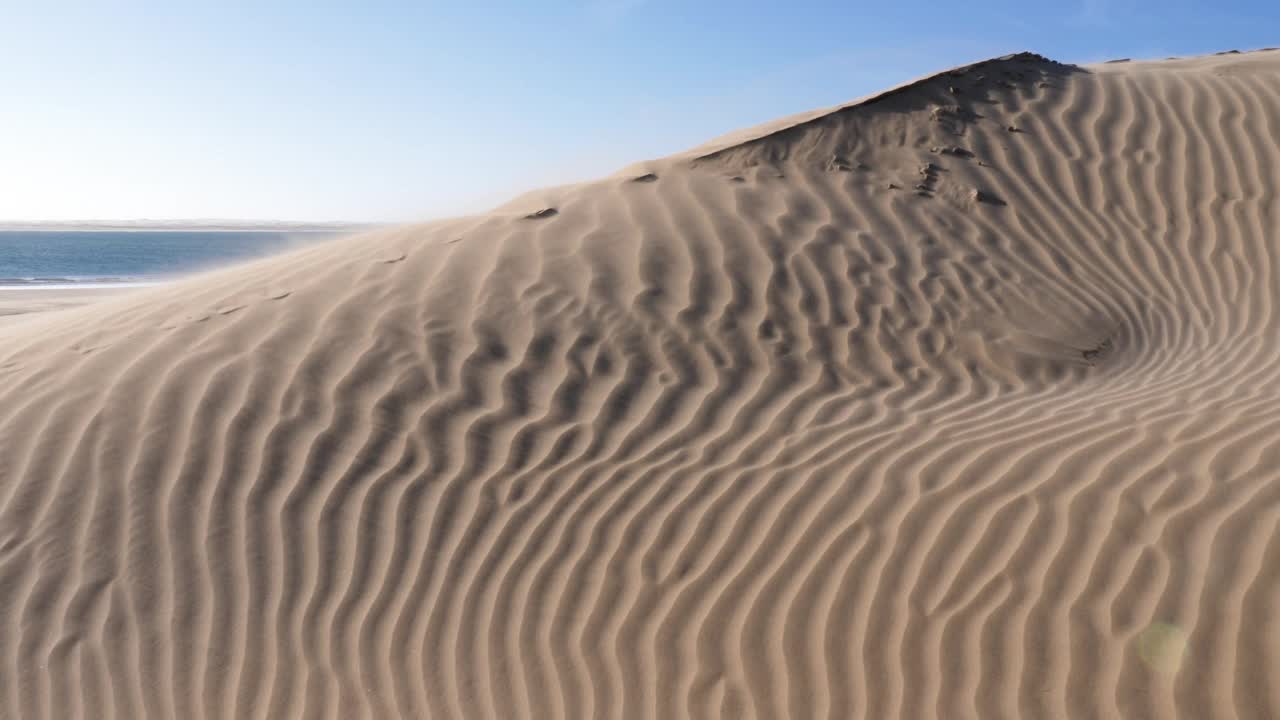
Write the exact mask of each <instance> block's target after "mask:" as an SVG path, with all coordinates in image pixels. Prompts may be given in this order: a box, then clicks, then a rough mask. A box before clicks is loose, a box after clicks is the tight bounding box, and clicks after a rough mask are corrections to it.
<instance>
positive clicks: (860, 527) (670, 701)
mask: <svg viewBox="0 0 1280 720" xmlns="http://www.w3.org/2000/svg"><path fill="white" fill-rule="evenodd" d="M1011 128H1012V129H1011ZM1278 171H1280V53H1272V52H1259V53H1250V54H1243V55H1224V56H1215V57H1205V58H1195V59H1188V60H1173V61H1164V62H1152V63H1124V64H1115V65H1101V66H1094V67H1087V68H1076V67H1069V66H1064V65H1058V64H1055V63H1051V62H1049V61H1046V60H1044V59H1042V58H1038V57H1035V56H1029V55H1023V56H1014V57H1010V58H1004V59H998V60H994V61H990V62H987V63H980V64H978V65H975V66H972V67H969V68H962V69H959V70H956V71H952V72H949V73H943V74H941V75H938V76H935V77H931V78H927V79H925V80H922V81H920V82H918V83H913V84H910V85H907V86H904V87H902V88H899V89H897V90H895V91H891V92H889V93H886V94H883V95H880V96H877V97H875V98H870V99H868V100H865V101H861V102H858V103H854V104H852V105H849V106H845V107H842V108H836V109H833V110H829V111H823V112H819V113H810V114H808V115H806V116H801V117H798V118H793V119H789V120H786V121H782V122H780V123H776V124H774V125H771V126H768V127H765V128H760V129H756V130H753V131H747V132H744V133H741V134H738V135H736V136H734V137H731V138H728V139H727V140H722V141H719V142H717V143H715V144H713V145H710V146H707V147H704V148H700V149H697V150H695V151H692V152H690V153H685V154H682V155H679V156H675V157H673V158H668V159H666V160H661V161H655V162H651V163H644V164H642V165H640V166H637V167H635V168H632V169H629V170H628V171H627V172H625V173H623V174H621V175H618V176H616V177H612V178H608V179H605V180H602V181H600V182H595V183H590V184H585V185H580V186H574V187H567V188H556V189H551V190H546V191H541V192H537V193H531V194H530V195H527V196H525V197H523V198H521V199H520V200H518V201H516V202H514V203H512V204H511V205H509V206H506V207H504V208H500V209H499V210H497V211H495V212H494V213H492V214H489V215H484V216H479V217H470V218H463V219H459V220H456V221H449V222H441V223H435V224H431V225H427V226H422V227H415V228H409V229H404V230H387V231H379V232H376V233H373V234H369V235H365V236H361V237H357V238H353V239H348V240H342V241H337V242H334V243H330V244H326V245H323V246H319V247H314V248H310V249H306V250H303V251H300V252H297V253H294V254H292V255H288V256H284V257H280V258H276V259H270V260H267V261H262V262H258V263H255V264H251V265H247V266H243V267H240V268H234V269H230V270H226V271H222V272H218V273H214V274H211V275H206V276H201V277H198V278H195V279H193V280H190V281H188V282H185V283H182V284H180V285H177V286H172V287H166V288H159V289H151V290H145V291H142V292H139V293H137V294H133V295H129V296H127V297H124V298H119V299H114V300H107V301H105V302H103V303H102V304H99V305H95V306H91V307H88V308H81V309H78V310H74V311H69V312H66V313H59V314H51V315H49V316H47V317H45V318H43V319H41V318H37V319H34V320H29V321H26V322H24V323H22V324H20V325H10V326H0V716H2V717H5V718H40V717H94V718H97V717H115V718H137V717H175V718H188V717H244V718H267V717H272V718H274V717H288V716H307V717H324V718H351V717H431V718H454V717H457V718H463V717H465V718H480V717H493V718H514V717H536V718H556V717H566V718H589V717H602V718H605V717H637V718H640V717H649V718H678V717H726V718H740V717H756V718H778V717H795V718H811V717H813V718H818V717H823V718H826V717H831V718H896V717H903V718H1110V717H1121V716H1124V717H1156V718H1173V717H1179V718H1221V717H1231V718H1235V717H1239V718H1275V717H1280V683H1276V682H1275V681H1274V679H1275V677H1276V676H1277V674H1280V620H1278V619H1277V614H1276V608H1277V607H1280V534H1278V533H1277V522H1278V521H1280V442H1278V440H1277V438H1280V383H1278V382H1277V380H1280V318H1277V317H1276V306H1277V301H1278V300H1280V264H1278V263H1277V252H1276V248H1277V235H1276V233H1277V230H1278V229H1280V226H1278V223H1277V220H1278V218H1277V210H1278V208H1277V203H1276V185H1277V184H1276V177H1277V172H1278ZM891 185H892V187H890V186H891ZM917 186H919V188H918V189H917Z"/></svg>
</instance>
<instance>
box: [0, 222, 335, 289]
mask: <svg viewBox="0 0 1280 720" xmlns="http://www.w3.org/2000/svg"><path fill="white" fill-rule="evenodd" d="M340 234H342V233H339V232H335V231H295V230H289V231H261V230H194V231H169V230H104V231H99V230H0V289H4V288H25V289H37V288H50V289H54V288H70V287H77V288H79V287H84V288H88V287H117V286H122V285H153V284H157V283H161V282H165V281H168V280H171V279H173V278H176V277H179V276H182V275H185V274H188V273H192V272H197V271H200V270H206V269H209V268H213V267H221V266H223V265H227V264H230V263H235V262H242V261H246V260H252V259H254V258H258V257H263V256H266V255H271V254H275V253H279V252H284V251H286V250H290V249H292V248H295V247H300V246H302V245H304V244H308V243H314V242H318V241H321V240H325V239H328V238H332V237H336V236H338V235H340Z"/></svg>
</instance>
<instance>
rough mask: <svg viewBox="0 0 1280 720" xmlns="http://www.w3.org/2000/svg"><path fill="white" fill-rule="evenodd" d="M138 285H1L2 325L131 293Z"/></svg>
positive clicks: (0, 319)
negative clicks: (47, 286)
mask: <svg viewBox="0 0 1280 720" xmlns="http://www.w3.org/2000/svg"><path fill="white" fill-rule="evenodd" d="M133 289H134V288H132V287H128V286H121V287H88V288H74V287H68V288H56V289H52V288H40V289H28V288H12V287H10V288H0V325H3V324H7V323H12V322H17V321H19V320H30V319H32V316H33V315H34V314H36V313H45V312H49V311H51V310H66V309H68V308H74V307H79V306H81V305H88V304H90V303H95V302H98V301H99V300H102V299H104V298H109V297H113V296H116V295H120V294H121V293H127V292H129V291H131V290H133Z"/></svg>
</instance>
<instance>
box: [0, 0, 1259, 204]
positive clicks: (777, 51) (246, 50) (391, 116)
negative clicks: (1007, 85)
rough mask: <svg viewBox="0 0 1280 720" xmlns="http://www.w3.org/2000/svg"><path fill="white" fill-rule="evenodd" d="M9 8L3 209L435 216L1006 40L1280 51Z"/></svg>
mask: <svg viewBox="0 0 1280 720" xmlns="http://www.w3.org/2000/svg"><path fill="white" fill-rule="evenodd" d="M0 5H5V6H7V7H3V8H2V9H3V11H4V12H3V15H0V17H3V19H4V20H3V22H0V48H4V62H3V63H0V99H2V100H0V219H4V220H14V219H23V220H71V219H89V218H101V219H132V218H165V219H177V218H241V219H289V220H329V219H339V220H362V221H367V220H374V221H382V220H395V221H399V220H411V219H419V218H427V217H437V216H442V215H449V214H457V213H462V212H472V211H477V210H482V209H484V208H485V207H488V206H491V205H493V204H496V203H498V202H501V201H502V200H504V199H506V198H508V197H510V196H512V195H514V194H516V193H518V192H520V191H523V190H526V189H531V188H534V187H538V186H540V185H546V184H553V183H561V182H569V181H574V180H581V179H588V178H591V177H595V176H599V175H604V174H608V173H610V172H613V171H614V170H617V169H618V168H620V167H622V166H625V165H628V164H630V163H631V162H634V161H639V160H643V159H645V158H650V157H658V156H662V155H666V154H668V153H671V152H675V151H678V150H682V149H685V148H687V147H690V146H693V145H697V144H699V143H701V142H702V141H704V140H708V139H710V138H712V137H714V136H716V135H719V134H722V133H724V132H728V131H731V130H734V129H737V128H741V127H744V126H748V125H752V124H755V123H758V122H763V121H766V120H769V119H772V118H775V117H779V116H783V115H787V114H791V113H795V112H799V111H803V110H808V109H812V108H817V107H823V106H827V105H832V104H836V103H840V102H844V101H846V100H850V99H853V98H856V97H858V96H860V95H865V94H867V93H869V92H874V91H876V90H878V89H880V88H883V87H886V86H889V85H893V84H895V83H898V82H901V81H904V80H908V79H911V78H913V77H917V76H919V75H922V74H925V73H928V72H932V71H934V70H939V69H942V68H945V67H948V66H951V65H957V64H960V63H964V62H969V61H973V60H978V59H982V58H984V57H987V56H991V55H997V54H1002V53H1006V52H1012V51H1016V50H1023V49H1026V50H1033V51H1036V52H1040V53H1042V54H1045V55H1049V56H1050V57H1053V58H1054V59H1057V60H1063V61H1067V62H1080V63H1085V62H1094V61H1099V60H1105V59H1110V58H1116V57H1134V58H1141V57H1164V56H1168V55H1189V54H1200V53H1206V52H1213V51H1217V50H1225V49H1230V48H1241V49H1248V48H1256V47H1262V46H1266V45H1268V44H1280V32H1278V31H1280V3H1274V2H1263V1H1258V2H1239V3H1229V2H1227V3H1223V2H1190V1H1187V0H1170V1H1167V2H1161V3H1153V2H1137V1H1136V0H1133V1H1125V0H1084V1H1083V2H1076V3H1071V2H1061V3H1037V2H1034V1H1032V2H1028V1H1026V0H1023V1H1022V2H1013V1H1005V0H997V1H985V2H984V1H982V0H970V2H955V1H954V0H950V1H949V2H938V3H933V2H927V1H925V0H913V1H911V2H901V1H899V2H893V1H891V0H890V1H883V0H878V1H877V2H856V1H854V0H846V1H844V2H837V1H835V0H822V1H818V0H789V1H787V2H753V0H738V1H737V2H721V1H720V0H705V1H700V0H545V1H543V2H536V3H535V2H519V3H517V2H483V1H477V2H466V1H465V0H464V1H461V2H427V1H423V2H378V1H376V0H374V1H369V2H350V3H330V2H324V1H323V0H317V1H315V2H305V3H304V2H292V1H275V2H273V1H271V0H260V1H259V2H237V1H236V0H227V1H225V2H216V3H185V2H181V1H180V0H171V1H170V2H127V1H124V0H121V1H118V2H112V3H104V2H83V3H68V2H59V1H58V0H47V1H44V2H39V3H36V2H14V1H13V0H0ZM108 5H110V6H111V7H107V6H108Z"/></svg>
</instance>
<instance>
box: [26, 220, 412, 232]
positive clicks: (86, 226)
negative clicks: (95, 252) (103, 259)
mask: <svg viewBox="0 0 1280 720" xmlns="http://www.w3.org/2000/svg"><path fill="white" fill-rule="evenodd" d="M391 224H392V223H349V222H331V223H293V222H253V221H237V220H226V221H220V220H208V221H205V220H175V221H171V222H168V221H149V220H139V221H136V222H134V221H115V222H105V221H97V220H85V221H80V222H17V221H9V222H4V221H0V232H22V231H32V232H35V231H54V232H114V231H121V232H148V231H152V232H331V233H334V232H336V233H341V232H360V231H363V230H372V229H375V228H380V227H386V226H388V225H391Z"/></svg>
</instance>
